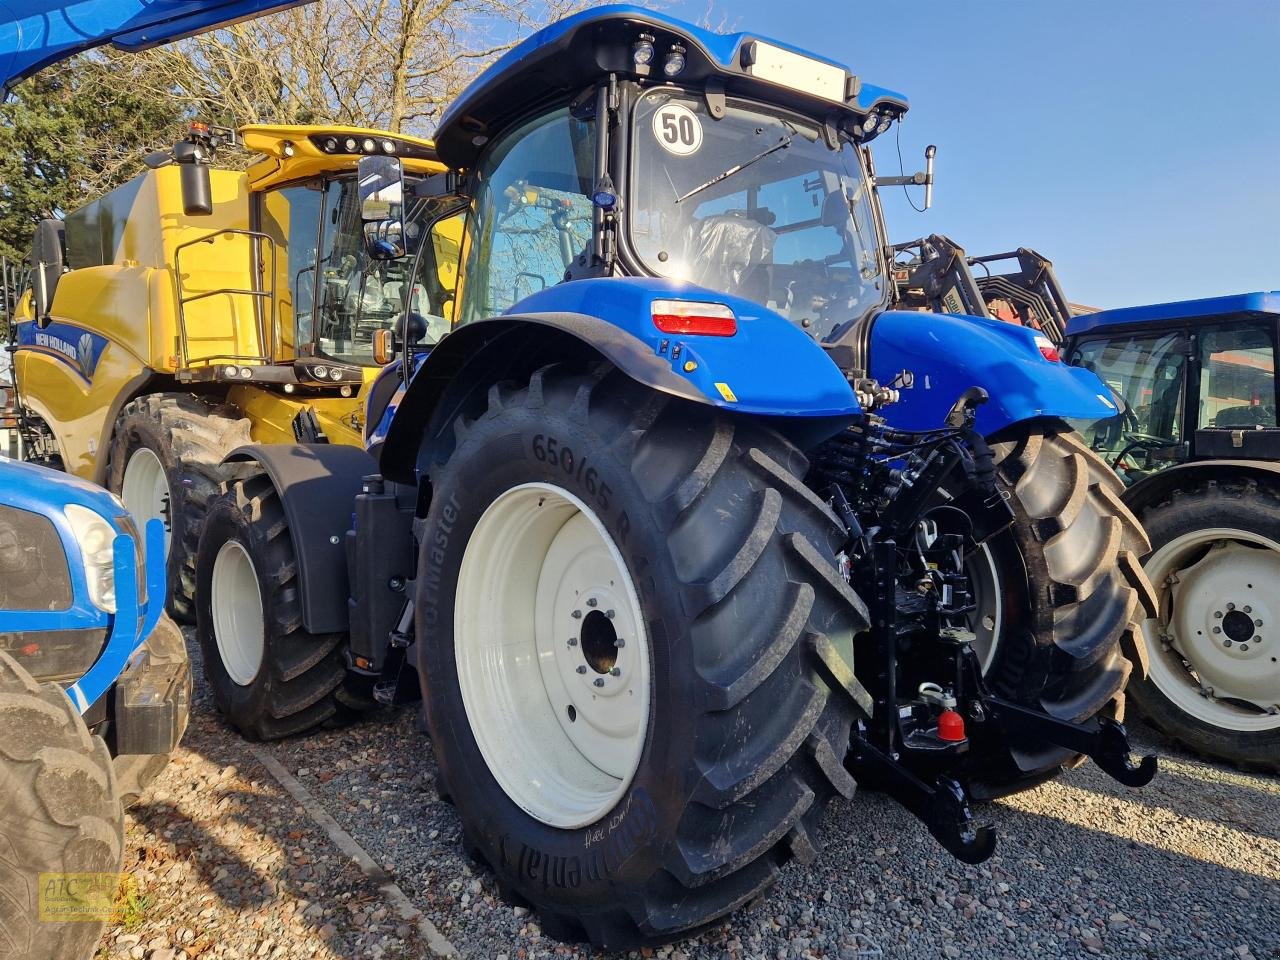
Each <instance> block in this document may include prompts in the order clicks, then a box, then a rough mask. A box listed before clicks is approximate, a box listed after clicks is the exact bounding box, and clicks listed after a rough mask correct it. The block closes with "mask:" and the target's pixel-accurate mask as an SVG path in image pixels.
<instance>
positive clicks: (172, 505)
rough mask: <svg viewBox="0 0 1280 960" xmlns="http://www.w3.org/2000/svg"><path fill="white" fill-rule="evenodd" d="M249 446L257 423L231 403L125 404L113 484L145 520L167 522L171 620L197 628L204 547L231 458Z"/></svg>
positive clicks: (110, 476)
mask: <svg viewBox="0 0 1280 960" xmlns="http://www.w3.org/2000/svg"><path fill="white" fill-rule="evenodd" d="M248 442H249V421H248V420H247V419H246V418H245V417H243V416H241V414H240V412H239V411H238V410H237V409H236V408H235V407H231V406H228V405H227V404H222V403H216V402H214V401H210V400H206V399H203V398H201V397H197V396H193V395H191V394H176V393H172V394H171V393H162V394H151V395H149V396H145V397H139V398H138V399H137V400H132V401H130V402H129V403H127V404H125V406H124V409H122V410H121V411H120V417H119V419H118V420H117V421H116V429H115V436H114V437H113V438H112V441H111V453H110V460H109V463H108V465H107V486H108V487H109V488H110V489H111V491H112V492H113V493H115V494H116V495H117V496H119V497H120V499H121V500H122V501H123V502H124V505H125V506H126V507H127V508H128V509H129V512H130V513H132V514H133V515H134V517H135V518H136V519H137V521H138V526H139V529H141V528H142V527H143V525H145V523H146V522H147V521H148V520H150V519H152V518H153V517H155V518H158V519H160V520H163V521H164V525H165V531H166V533H165V547H166V549H167V551H168V564H167V569H168V575H169V604H168V610H169V613H170V615H171V616H173V618H174V619H175V620H177V621H179V622H180V623H192V622H193V621H194V619H195V608H194V606H193V604H192V599H191V598H192V595H193V591H194V590H195V582H196V544H197V543H198V542H199V540H200V528H201V526H202V525H203V523H204V516H205V510H206V508H207V506H208V503H209V500H210V499H211V498H212V497H213V496H215V495H216V494H217V492H218V485H219V483H220V481H221V479H222V476H223V468H222V467H221V462H222V458H223V456H225V455H226V454H228V453H230V452H231V451H232V450H233V449H235V448H236V447H238V446H240V445H241V444H245V443H248Z"/></svg>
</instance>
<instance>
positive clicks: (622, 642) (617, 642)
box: [613, 637, 627, 647]
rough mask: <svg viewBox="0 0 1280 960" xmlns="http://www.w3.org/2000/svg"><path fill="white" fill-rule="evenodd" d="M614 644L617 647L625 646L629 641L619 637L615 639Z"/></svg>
mask: <svg viewBox="0 0 1280 960" xmlns="http://www.w3.org/2000/svg"><path fill="white" fill-rule="evenodd" d="M613 645H614V646H615V647H625V646H626V645H627V641H626V640H624V639H622V637H619V638H618V639H617V640H615V641H613Z"/></svg>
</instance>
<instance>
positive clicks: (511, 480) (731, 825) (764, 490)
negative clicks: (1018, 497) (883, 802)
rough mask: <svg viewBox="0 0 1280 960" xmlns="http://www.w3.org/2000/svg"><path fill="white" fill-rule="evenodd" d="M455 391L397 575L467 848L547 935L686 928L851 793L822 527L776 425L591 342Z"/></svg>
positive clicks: (764, 880) (747, 883) (838, 625)
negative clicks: (414, 536)
mask: <svg viewBox="0 0 1280 960" xmlns="http://www.w3.org/2000/svg"><path fill="white" fill-rule="evenodd" d="M472 413H473V414H474V416H475V419H471V417H470V416H467V415H459V417H458V418H457V419H456V420H455V422H454V423H453V424H452V438H454V439H453V441H452V442H453V444H454V446H453V449H452V451H451V452H447V451H446V452H442V453H441V454H440V456H439V459H440V460H441V461H442V462H438V463H437V464H436V465H435V466H434V467H432V469H431V479H432V485H433V497H432V502H431V508H430V512H429V515H428V517H427V521H426V526H425V530H424V531H423V537H422V541H421V543H422V547H421V549H422V553H421V561H420V563H419V573H418V579H417V584H418V595H417V636H418V637H420V638H423V639H422V640H420V641H419V643H418V647H419V671H418V672H419V677H420V678H421V681H422V685H423V694H424V700H425V702H426V707H427V719H428V726H429V729H430V733H431V739H432V744H433V746H434V749H435V753H436V757H437V760H438V762H439V765H440V777H441V779H442V780H443V781H444V784H443V785H444V787H445V789H446V791H447V792H448V793H449V794H450V795H451V796H452V798H453V802H454V803H455V805H456V807H457V809H458V813H459V815H460V816H461V818H462V822H463V831H464V836H465V845H466V847H467V848H468V850H470V851H472V852H473V854H474V855H475V856H476V857H478V858H480V859H482V860H483V861H484V862H487V863H488V864H489V866H491V867H492V869H493V870H494V871H495V873H496V874H497V878H498V883H499V886H500V887H501V888H502V889H504V890H506V891H509V893H510V894H511V896H512V897H513V898H516V899H517V900H524V901H527V902H529V903H531V904H533V905H535V906H536V907H537V908H538V910H539V911H540V913H541V919H542V923H543V927H544V929H546V930H547V931H548V932H549V933H551V934H553V935H554V936H557V937H559V938H561V939H585V940H590V941H591V942H593V943H595V944H598V945H601V946H605V947H608V948H624V947H631V946H635V945H637V944H644V943H647V942H657V941H666V940H670V939H671V938H673V937H676V936H678V935H681V934H685V933H688V932H690V931H693V930H696V929H699V928H701V927H703V926H704V925H706V924H708V923H711V922H712V921H714V920H716V919H717V918H718V917H721V916H723V915H724V914H726V913H728V912H729V911H731V910H733V909H735V908H736V907H738V906H739V905H741V904H743V903H745V902H747V901H748V900H750V899H751V898H753V897H754V896H756V895H757V894H758V893H759V892H760V891H761V890H763V889H765V888H766V887H768V886H769V885H770V884H771V883H772V882H773V881H774V880H775V879H776V878H777V876H778V873H779V871H780V869H781V867H782V866H783V865H784V864H786V863H787V862H789V861H790V860H792V859H798V860H800V861H802V862H808V861H810V860H811V859H812V858H813V857H814V856H815V855H816V853H817V851H818V849H819V847H820V844H819V840H818V837H817V834H816V830H817V825H818V821H819V819H820V816H821V813H822V811H823V809H824V808H825V806H826V805H827V802H828V800H829V799H830V798H831V797H832V796H834V795H835V794H837V793H839V794H842V795H844V796H846V797H847V796H850V795H851V794H852V792H853V790H854V781H853V779H852V777H851V776H850V775H849V774H848V772H847V771H846V769H845V767H844V765H843V759H844V757H845V754H846V752H847V749H848V744H849V737H850V731H851V728H852V724H853V721H854V719H855V717H856V715H857V709H858V708H857V706H856V701H855V699H854V695H853V694H854V692H855V691H856V690H857V689H858V688H857V686H856V683H855V681H853V679H852V673H851V663H852V649H853V648H852V643H853V635H854V634H855V633H856V632H857V631H859V630H862V629H864V628H865V627H866V626H867V619H866V608H865V606H864V605H863V603H862V601H861V600H860V599H859V598H858V597H857V595H856V594H855V593H854V592H853V590H852V589H851V588H850V587H849V585H848V584H847V583H846V582H845V581H844V579H843V578H842V577H841V575H840V573H839V571H838V569H837V566H836V560H835V552H836V550H837V549H838V548H839V545H840V544H841V543H842V541H843V539H844V537H845V534H844V531H843V528H842V527H841V525H840V523H839V521H838V520H837V519H836V518H835V517H834V515H833V514H832V513H831V512H830V510H829V509H828V508H827V506H826V505H825V504H824V503H822V502H821V501H820V500H819V499H818V498H817V497H816V496H814V494H813V493H812V492H811V491H810V490H809V489H808V488H807V487H805V486H804V484H803V483H802V482H801V479H800V478H801V477H803V476H804V474H805V471H806V466H807V465H806V462H805V458H804V457H803V456H802V455H801V454H800V452H799V451H798V450H797V449H796V448H795V447H793V446H792V445H791V444H789V443H788V442H787V441H785V440H784V439H783V438H782V437H780V436H779V435H778V434H777V433H775V432H773V431H772V430H770V429H768V428H766V427H765V426H763V425H761V424H760V423H758V422H754V421H752V420H750V419H748V418H739V417H732V416H728V415H725V414H723V413H720V412H717V411H715V410H713V409H710V408H707V407H703V406H697V405H692V404H689V403H686V402H684V401H680V400H676V399H673V398H671V397H668V396H666V395H663V394H659V393H656V392H653V391H649V390H647V389H645V388H643V387H640V386H638V385H637V384H635V383H634V382H633V381H631V380H630V379H629V378H627V377H626V376H624V375H622V374H620V373H619V372H618V371H616V370H615V369H614V368H613V367H611V366H609V365H608V364H598V365H595V366H593V367H592V368H591V369H590V370H583V369H581V368H570V367H567V366H563V365H555V366H551V367H547V368H544V369H542V370H540V371H538V372H537V373H535V374H533V376H532V378H531V379H530V380H529V381H528V382H525V383H520V384H515V383H504V384H498V385H495V386H493V387H492V388H491V389H490V390H489V392H488V396H487V404H486V406H485V407H484V408H483V409H477V410H475V411H473V412H472Z"/></svg>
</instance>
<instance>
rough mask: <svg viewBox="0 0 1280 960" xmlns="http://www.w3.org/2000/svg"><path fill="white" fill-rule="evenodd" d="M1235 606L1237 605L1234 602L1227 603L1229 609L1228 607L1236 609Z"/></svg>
mask: <svg viewBox="0 0 1280 960" xmlns="http://www.w3.org/2000/svg"><path fill="white" fill-rule="evenodd" d="M1235 608H1236V605H1235V604H1234V603H1228V604H1227V609H1228V610H1234V609H1235Z"/></svg>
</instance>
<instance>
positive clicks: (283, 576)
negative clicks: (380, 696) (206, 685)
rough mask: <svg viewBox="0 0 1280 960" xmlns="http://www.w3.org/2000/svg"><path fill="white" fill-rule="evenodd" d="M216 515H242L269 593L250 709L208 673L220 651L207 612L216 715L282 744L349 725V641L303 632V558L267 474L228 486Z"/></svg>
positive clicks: (204, 635)
mask: <svg viewBox="0 0 1280 960" xmlns="http://www.w3.org/2000/svg"><path fill="white" fill-rule="evenodd" d="M215 509H216V510H224V509H226V510H235V511H238V512H239V513H240V514H241V515H242V516H243V518H244V521H245V525H246V528H247V530H248V534H247V536H245V537H244V538H243V539H242V543H244V546H245V548H246V549H247V550H248V552H249V555H250V558H251V559H252V560H253V563H254V566H255V568H256V570H257V571H258V573H259V575H260V577H261V578H262V579H263V580H265V581H266V583H267V585H268V587H269V590H268V592H267V593H266V594H265V595H264V596H263V598H262V603H263V612H264V619H265V621H266V630H267V636H266V649H265V652H264V660H263V665H262V669H261V670H260V671H259V673H258V676H257V677H256V678H255V679H254V681H253V683H252V685H251V686H253V687H255V688H259V687H265V688H266V689H265V696H263V697H262V698H261V699H260V700H258V701H256V702H255V703H254V704H253V706H252V707H245V706H238V705H237V704H234V703H232V702H231V700H230V699H229V698H228V697H227V696H226V694H225V691H224V690H223V689H222V687H223V684H224V683H225V682H229V681H224V680H223V679H222V678H221V677H220V676H219V675H218V674H217V673H216V672H215V673H210V672H209V670H210V665H211V664H212V663H213V661H214V660H215V659H216V658H217V657H218V647H217V641H216V639H215V637H214V634H213V626H212V624H211V623H206V622H205V617H204V611H203V609H202V610H201V623H200V625H199V626H200V629H199V637H200V643H201V646H202V648H203V653H204V663H205V671H206V675H207V676H208V677H209V680H210V685H211V686H212V687H213V691H214V700H215V702H216V703H217V705H218V709H219V710H220V711H221V712H222V714H223V716H225V717H226V718H227V719H228V720H229V721H230V722H231V724H232V725H233V726H235V727H236V728H237V729H238V730H239V731H240V732H241V733H242V734H244V735H245V736H246V737H248V738H249V739H251V740H278V739H280V738H281V737H288V736H292V735H294V734H299V733H303V732H305V731H307V730H310V729H312V728H313V727H318V726H320V725H321V724H325V723H330V722H335V721H339V722H340V721H343V720H346V719H350V718H351V714H352V713H353V712H354V711H353V710H352V708H351V707H350V706H348V705H347V703H346V702H339V694H340V692H341V689H342V687H343V683H344V681H345V680H346V677H347V669H346V665H345V663H344V662H343V655H342V654H343V649H344V648H343V639H344V635H343V634H340V633H331V634H311V633H308V632H307V631H306V630H305V629H304V627H303V624H302V606H301V588H300V586H299V583H298V564H297V555H296V553H295V552H294V546H293V539H292V537H291V536H290V534H289V525H288V522H287V520H286V519H285V514H284V508H283V506H282V505H281V503H280V495H279V493H277V492H276V488H275V486H274V484H273V483H272V482H271V479H270V478H269V477H268V476H267V475H266V474H265V473H255V474H253V475H251V476H249V477H248V478H246V479H240V480H233V481H230V482H229V483H227V484H226V492H224V493H223V494H222V495H221V497H220V498H219V500H218V501H216V502H215V503H214V504H212V505H211V510H215ZM210 541H211V538H206V539H205V542H203V543H202V544H201V548H202V556H208V557H212V556H214V555H216V553H217V550H218V549H219V548H220V547H221V545H222V544H221V543H213V542H210ZM223 542H225V541H223ZM209 602H210V603H212V598H211V597H210V599H209Z"/></svg>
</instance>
